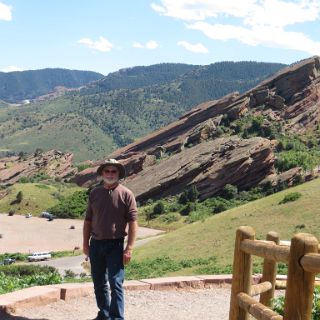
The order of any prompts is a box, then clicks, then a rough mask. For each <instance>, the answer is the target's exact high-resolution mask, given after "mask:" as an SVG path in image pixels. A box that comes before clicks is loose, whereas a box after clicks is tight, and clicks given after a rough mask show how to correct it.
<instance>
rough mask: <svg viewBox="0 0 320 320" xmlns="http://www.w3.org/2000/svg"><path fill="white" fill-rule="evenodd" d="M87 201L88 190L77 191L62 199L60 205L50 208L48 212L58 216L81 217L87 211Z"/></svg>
mask: <svg viewBox="0 0 320 320" xmlns="http://www.w3.org/2000/svg"><path fill="white" fill-rule="evenodd" d="M87 201H88V194H87V191H76V192H74V193H73V194H72V195H71V196H69V197H66V198H64V199H62V200H61V201H60V203H59V204H58V205H56V206H54V207H52V208H50V209H48V212H50V213H52V214H54V215H55V216H57V217H58V218H79V217H81V216H83V214H84V213H85V211H86V207H87Z"/></svg>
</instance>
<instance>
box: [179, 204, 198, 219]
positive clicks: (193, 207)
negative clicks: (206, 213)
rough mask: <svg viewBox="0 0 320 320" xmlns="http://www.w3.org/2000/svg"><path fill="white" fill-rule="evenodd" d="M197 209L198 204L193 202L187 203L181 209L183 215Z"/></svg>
mask: <svg viewBox="0 0 320 320" xmlns="http://www.w3.org/2000/svg"><path fill="white" fill-rule="evenodd" d="M195 210H196V204H195V203H193V202H188V203H187V205H186V206H185V207H184V208H183V209H182V210H181V211H180V213H181V214H182V215H183V216H187V215H189V213H190V212H192V211H195Z"/></svg>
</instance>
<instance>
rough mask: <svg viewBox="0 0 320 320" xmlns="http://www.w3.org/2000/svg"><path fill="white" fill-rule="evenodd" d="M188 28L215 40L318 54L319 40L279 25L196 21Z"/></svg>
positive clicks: (319, 50)
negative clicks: (245, 24)
mask: <svg viewBox="0 0 320 320" xmlns="http://www.w3.org/2000/svg"><path fill="white" fill-rule="evenodd" d="M187 27H188V28H189V29H195V30H200V31H202V32H203V33H204V34H205V35H206V36H207V37H208V38H210V39H215V40H224V41H226V40H239V41H240V42H242V43H244V44H247V45H250V46H257V45H264V46H266V47H275V48H283V49H293V50H299V51H304V52H308V53H310V54H312V55H316V54H320V42H316V41H313V40H312V39H310V38H308V37H307V36H306V35H305V34H303V33H301V32H288V31H285V30H283V29H282V28H280V27H266V26H255V27H253V28H245V27H238V26H233V25H223V24H214V25H210V24H208V23H206V22H201V21H199V22H196V23H194V24H192V25H188V26H187Z"/></svg>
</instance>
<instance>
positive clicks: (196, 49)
mask: <svg viewBox="0 0 320 320" xmlns="http://www.w3.org/2000/svg"><path fill="white" fill-rule="evenodd" d="M177 45H178V46H182V47H184V48H185V49H186V50H188V51H191V52H193V53H208V52H209V50H208V49H207V48H206V47H205V46H204V45H203V44H201V43H196V44H192V43H189V42H187V41H178V42H177Z"/></svg>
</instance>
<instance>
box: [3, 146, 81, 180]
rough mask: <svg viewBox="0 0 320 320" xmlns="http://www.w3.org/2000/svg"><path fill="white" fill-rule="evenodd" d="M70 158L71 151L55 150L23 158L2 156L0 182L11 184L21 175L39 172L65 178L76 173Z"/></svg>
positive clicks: (28, 175)
mask: <svg viewBox="0 0 320 320" xmlns="http://www.w3.org/2000/svg"><path fill="white" fill-rule="evenodd" d="M72 158H73V155H72V153H62V152H60V151H57V150H50V151H48V152H44V153H39V154H37V155H32V156H26V157H25V158H20V157H7V158H2V159H0V184H2V185H9V184H13V183H15V182H17V181H19V180H20V178H22V177H31V176H33V175H35V174H36V173H39V172H43V173H45V174H47V175H49V176H50V177H53V178H55V177H57V178H65V177H67V176H70V175H73V174H75V173H76V170H77V169H75V168H73V167H72Z"/></svg>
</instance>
